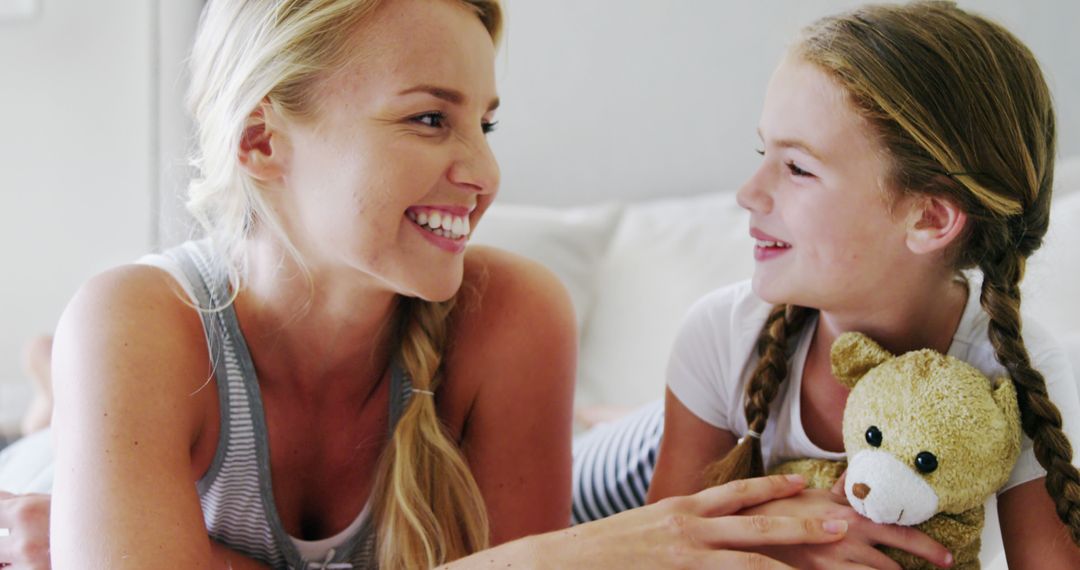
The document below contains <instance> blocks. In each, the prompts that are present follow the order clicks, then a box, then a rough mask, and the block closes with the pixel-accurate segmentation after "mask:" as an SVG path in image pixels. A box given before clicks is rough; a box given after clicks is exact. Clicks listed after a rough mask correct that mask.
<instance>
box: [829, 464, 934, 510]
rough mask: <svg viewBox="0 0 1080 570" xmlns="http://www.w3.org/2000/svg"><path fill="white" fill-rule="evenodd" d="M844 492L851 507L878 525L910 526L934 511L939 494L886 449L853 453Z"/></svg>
mask: <svg viewBox="0 0 1080 570" xmlns="http://www.w3.org/2000/svg"><path fill="white" fill-rule="evenodd" d="M875 489H876V490H877V491H878V492H875ZM844 491H845V493H846V494H847V498H848V502H849V503H851V506H852V508H854V509H855V510H856V511H857V512H858V513H859V514H861V515H863V516H865V517H866V518H868V519H870V520H872V521H874V522H876V523H879V524H899V525H905V526H910V525H914V524H919V523H921V522H924V521H926V520H927V519H929V518H930V517H932V516H934V513H936V512H937V506H938V496H937V493H936V492H935V491H934V489H933V487H931V486H930V485H929V484H928V483H927V482H926V480H925V479H923V477H922V475H920V474H919V473H917V472H916V471H915V470H914V469H912V468H911V467H910V466H909V465H907V464H905V463H902V462H901V461H899V460H898V459H897V458H896V457H894V456H893V455H892V454H890V453H888V452H885V451H880V450H876V449H870V450H864V451H860V452H858V453H856V454H855V456H854V457H852V458H851V462H850V463H849V464H848V470H847V476H846V480H845V482H844Z"/></svg>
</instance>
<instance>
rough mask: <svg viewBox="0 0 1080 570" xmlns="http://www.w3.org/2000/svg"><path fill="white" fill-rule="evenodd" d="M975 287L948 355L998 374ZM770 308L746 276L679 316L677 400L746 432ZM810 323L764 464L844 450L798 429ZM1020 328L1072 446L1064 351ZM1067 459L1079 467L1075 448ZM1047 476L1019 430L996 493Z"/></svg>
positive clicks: (996, 548) (1072, 381)
mask: <svg viewBox="0 0 1080 570" xmlns="http://www.w3.org/2000/svg"><path fill="white" fill-rule="evenodd" d="M979 287H980V276H979V275H977V274H974V275H970V276H969V287H968V290H969V293H968V302H967V305H966V306H965V307H964V314H963V316H962V317H961V318H960V324H959V326H958V327H957V329H956V333H955V334H954V335H953V342H952V345H951V346H950V347H949V355H950V356H953V357H956V358H958V359H960V360H963V361H965V362H968V363H969V364H971V365H972V366H974V367H976V368H978V369H979V370H981V371H982V372H983V374H986V375H987V376H988V377H990V378H998V377H1002V376H1005V375H1006V373H1005V369H1004V367H1002V366H1001V365H1000V364H999V363H998V361H997V357H996V356H995V354H994V347H993V345H991V344H990V340H989V337H988V335H987V324H988V322H989V317H988V316H987V314H986V313H985V311H983V309H982V306H981V305H980V304H979ZM769 310H770V305H769V304H768V303H766V302H764V301H762V300H761V299H759V298H758V297H757V296H756V295H754V293H753V291H752V289H751V287H750V282H749V281H743V282H740V283H736V284H734V285H731V286H729V287H725V288H723V289H719V290H717V291H714V292H712V293H710V294H708V295H706V296H705V297H704V298H702V299H701V300H699V301H698V302H697V303H695V304H694V306H693V307H692V308H691V309H690V311H689V313H688V315H687V317H686V319H685V320H684V321H683V324H682V327H681V329H680V331H679V334H678V336H677V337H676V339H675V345H674V348H673V349H672V353H671V359H670V361H669V362H668V371H667V382H668V388H670V389H671V391H672V393H673V394H675V396H676V397H677V398H678V399H679V401H680V402H681V403H682V404H683V405H684V406H686V408H687V409H689V410H690V411H691V412H693V413H694V414H695V415H696V416H698V417H699V418H701V419H702V420H703V421H705V422H707V423H709V424H710V425H713V426H716V427H718V428H720V429H723V430H727V431H729V432H731V433H732V434H734V435H735V436H736V437H741V436H742V435H745V434H746V432H747V431H748V427H747V423H746V416H745V412H744V409H745V405H746V385H747V382H749V380H750V375H751V374H752V373H753V371H754V367H755V366H756V365H757V362H758V356H757V354H756V352H755V351H754V344H755V342H756V340H757V337H758V334H759V333H760V331H761V327H762V325H763V324H764V322H765V319H766V317H767V316H768V314H769ZM815 326H816V321H811V322H810V323H809V324H808V326H806V327H804V329H803V331H802V332H801V333H800V335H799V338H798V339H797V340H796V341H795V342H797V345H796V349H795V353H794V355H793V357H792V362H791V365H790V374H789V375H788V379H787V380H786V381H785V382H782V383H781V384H780V387H779V391H778V393H777V395H776V398H775V399H774V400H773V402H772V404H771V405H770V408H769V421H768V424H767V427H766V428H765V433H764V434H762V438H761V448H762V455H763V459H764V461H765V467H766V469H768V468H769V467H770V466H771V465H774V464H777V463H780V462H783V461H785V460H788V459H796V458H803V457H810V458H822V459H833V460H837V459H844V455H843V454H842V453H834V452H830V451H826V450H824V449H821V448H820V447H818V446H816V445H814V443H813V442H811V441H810V438H809V437H808V436H807V435H806V431H805V430H804V429H803V424H802V413H801V410H800V405H799V401H800V398H799V393H800V389H801V386H802V374H803V364H804V363H805V362H806V355H807V353H808V351H809V348H810V340H811V338H812V336H813V334H812V333H813V331H814V329H815ZM1023 331H1024V332H1023V336H1024V344H1025V345H1026V346H1027V349H1028V354H1029V355H1030V357H1031V363H1032V366H1033V367H1034V368H1035V369H1036V370H1038V371H1039V372H1041V373H1042V374H1043V377H1044V378H1045V379H1046V388H1047V391H1048V392H1049V394H1050V399H1051V400H1052V401H1053V402H1054V404H1055V405H1057V407H1058V410H1060V411H1061V415H1062V418H1063V422H1064V430H1065V433H1066V435H1067V436H1068V437H1069V441H1070V442H1072V444H1073V449H1074V450H1077V449H1078V448H1077V442H1080V396H1078V395H1077V379H1076V376H1074V375H1073V371H1072V369H1071V367H1070V364H1069V359H1068V356H1067V355H1066V353H1065V351H1064V350H1063V349H1062V348H1061V347H1060V346H1059V345H1058V344H1057V342H1056V341H1055V340H1054V339H1053V338H1052V337H1051V336H1050V334H1049V333H1048V332H1047V331H1046V330H1045V329H1044V328H1042V327H1041V326H1039V325H1038V324H1037V323H1035V322H1032V321H1031V320H1030V319H1026V318H1025V319H1024V329H1023ZM1073 464H1074V465H1080V458H1078V457H1077V455H1076V454H1075V453H1074V456H1073ZM1045 475H1046V471H1045V470H1044V469H1043V468H1042V466H1041V465H1039V463H1038V461H1037V460H1036V459H1035V455H1034V453H1033V451H1032V441H1031V439H1030V438H1029V437H1027V435H1026V434H1025V435H1024V436H1023V437H1022V440H1021V448H1020V457H1019V459H1018V460H1017V462H1016V467H1014V468H1013V471H1012V474H1011V475H1010V477H1009V481H1008V482H1007V483H1006V484H1005V486H1004V487H1003V488H1002V489H1001V491H999V493H1001V492H1004V491H1006V490H1008V489H1010V488H1012V487H1015V486H1016V485H1020V484H1021V483H1026V482H1028V481H1031V480H1032V479H1038V478H1040V477H1044V476H1045ZM986 511H987V521H986V528H985V529H984V531H983V561H984V563H985V562H986V560H987V555H994V554H997V553H1000V551H1001V549H1002V545H1001V537H1000V533H999V531H998V523H997V508H996V498H995V497H991V499H990V500H989V501H988V502H987V505H986Z"/></svg>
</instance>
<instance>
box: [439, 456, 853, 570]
mask: <svg viewBox="0 0 1080 570" xmlns="http://www.w3.org/2000/svg"><path fill="white" fill-rule="evenodd" d="M803 487H804V482H803V480H802V478H801V477H797V476H795V477H783V476H774V477H763V478H759V479H748V480H745V481H736V482H733V483H729V484H727V485H722V486H719V487H712V488H709V489H706V490H704V491H701V492H700V493H697V494H695V495H690V496H687V497H671V498H668V499H664V500H662V501H660V502H658V503H655V504H652V505H648V506H645V507H641V508H638V509H632V510H629V511H625V512H623V513H620V514H618V515H615V516H613V517H609V518H606V519H602V520H599V521H594V522H591V523H588V524H584V525H579V526H576V527H573V528H569V529H566V530H561V531H558V532H553V533H548V534H544V535H540V536H537V537H533V538H531V539H526V540H528V541H532V542H531V544H530V545H529V546H530V548H529V550H531V559H532V560H534V561H539V563H537V564H536V566H538V567H541V568H755V569H765V568H776V569H779V568H789V566H787V565H785V564H781V563H779V562H776V561H773V560H770V559H768V558H766V557H765V556H763V555H761V554H756V553H751V552H742V551H739V550H738V549H744V548H750V547H760V546H764V545H776V544H822V543H830V542H835V541H837V540H840V539H841V538H843V536H844V532H845V529H846V528H847V525H846V523H845V522H844V521H841V520H827V519H822V518H814V517H809V518H807V517H791V516H772V515H770V516H733V515H734V514H735V513H737V512H739V511H740V510H742V509H745V508H747V507H751V506H754V505H759V504H761V503H764V502H767V501H771V500H774V499H778V498H783V497H789V496H792V495H795V494H797V493H799V492H800V491H802V490H803ZM451 567H454V566H453V565H451Z"/></svg>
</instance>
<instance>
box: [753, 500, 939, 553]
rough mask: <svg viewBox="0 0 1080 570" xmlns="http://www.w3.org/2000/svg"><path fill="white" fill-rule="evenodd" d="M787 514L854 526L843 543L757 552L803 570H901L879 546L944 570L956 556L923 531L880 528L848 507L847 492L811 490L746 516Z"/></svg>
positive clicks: (776, 547) (849, 528)
mask: <svg viewBox="0 0 1080 570" xmlns="http://www.w3.org/2000/svg"><path fill="white" fill-rule="evenodd" d="M780 513H782V514H787V515H794V516H802V517H816V518H822V519H838V520H843V521H846V522H847V523H848V530H847V534H846V536H844V538H843V540H839V541H835V542H831V543H827V544H804V545H793V546H785V545H769V546H764V547H762V548H755V550H756V551H758V552H761V553H763V554H765V555H767V556H769V557H771V558H775V559H777V560H782V561H784V562H786V563H787V564H791V565H793V566H796V567H798V568H806V569H834V568H835V569H841V570H854V569H865V568H875V569H880V570H900V565H899V564H897V563H896V562H895V561H894V560H893V559H891V558H889V557H888V556H886V555H885V554H884V553H883V552H881V551H880V550H878V549H877V548H875V546H876V545H879V544H881V545H885V546H892V547H895V548H899V549H901V550H905V551H907V552H910V553H912V554H914V555H916V556H919V557H921V558H924V559H926V560H928V561H929V562H930V563H932V564H936V565H938V566H940V567H942V568H948V567H949V566H950V565H952V555H951V554H950V553H949V551H948V550H946V548H945V547H944V546H942V545H941V544H939V543H937V542H936V541H935V540H933V539H932V538H930V537H929V536H927V535H926V534H924V533H922V532H920V531H919V530H917V529H915V528H912V527H907V526H897V525H879V524H876V523H874V522H873V521H871V520H870V519H868V518H866V517H863V516H862V515H860V514H859V513H857V512H856V511H855V510H854V509H852V508H851V506H850V505H848V502H847V498H846V497H844V492H843V489H840V491H839V493H837V492H835V489H834V490H833V491H826V490H823V489H810V490H807V491H804V492H803V493H800V494H799V495H797V496H793V497H790V498H784V499H778V500H775V501H771V502H769V503H765V504H762V505H758V506H754V507H750V508H748V509H746V510H744V511H742V512H741V513H740V514H744V515H775V514H780Z"/></svg>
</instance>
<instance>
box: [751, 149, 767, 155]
mask: <svg viewBox="0 0 1080 570" xmlns="http://www.w3.org/2000/svg"><path fill="white" fill-rule="evenodd" d="M754 152H756V153H758V154H760V155H761V156H765V149H761V148H755V149H754Z"/></svg>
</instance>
